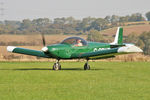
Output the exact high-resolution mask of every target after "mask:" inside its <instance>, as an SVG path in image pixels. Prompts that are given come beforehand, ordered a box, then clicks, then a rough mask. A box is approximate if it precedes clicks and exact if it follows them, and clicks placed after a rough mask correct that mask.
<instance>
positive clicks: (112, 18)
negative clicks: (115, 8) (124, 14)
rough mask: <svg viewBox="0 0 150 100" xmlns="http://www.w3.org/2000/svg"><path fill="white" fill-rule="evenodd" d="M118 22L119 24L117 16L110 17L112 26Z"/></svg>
mask: <svg viewBox="0 0 150 100" xmlns="http://www.w3.org/2000/svg"><path fill="white" fill-rule="evenodd" d="M118 22H119V16H116V15H112V17H111V23H112V24H113V25H117V23H118Z"/></svg>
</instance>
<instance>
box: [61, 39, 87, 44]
mask: <svg viewBox="0 0 150 100" xmlns="http://www.w3.org/2000/svg"><path fill="white" fill-rule="evenodd" d="M77 41H81V43H82V45H83V46H85V45H87V41H86V40H84V39H82V38H80V37H69V38H66V39H65V40H63V41H62V42H61V44H70V45H75V44H76V43H77Z"/></svg>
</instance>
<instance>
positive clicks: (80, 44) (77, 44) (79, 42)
mask: <svg viewBox="0 0 150 100" xmlns="http://www.w3.org/2000/svg"><path fill="white" fill-rule="evenodd" d="M75 46H83V44H82V43H81V40H80V39H78V40H77V43H76V44H75Z"/></svg>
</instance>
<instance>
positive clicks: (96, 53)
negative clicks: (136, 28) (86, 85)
mask: <svg viewBox="0 0 150 100" xmlns="http://www.w3.org/2000/svg"><path fill="white" fill-rule="evenodd" d="M122 38H123V28H121V27H118V30H117V33H116V36H115V39H114V42H112V43H99V42H87V41H86V40H84V39H82V38H80V37H69V38H67V39H65V40H63V41H62V42H61V43H59V44H53V45H48V46H45V38H44V36H43V35H42V39H43V45H44V47H43V48H42V49H41V51H39V50H32V49H25V48H19V47H14V46H8V47H7V51H9V52H13V53H20V54H25V55H32V56H37V57H44V58H54V59H56V63H54V65H53V70H60V69H61V65H60V63H59V60H61V59H86V60H87V62H86V63H85V65H84V70H89V69H90V65H89V64H88V60H90V59H106V58H112V57H115V56H116V55H121V54H129V53H137V52H143V51H142V50H141V49H140V48H139V47H137V46H135V45H134V44H128V43H123V39H122Z"/></svg>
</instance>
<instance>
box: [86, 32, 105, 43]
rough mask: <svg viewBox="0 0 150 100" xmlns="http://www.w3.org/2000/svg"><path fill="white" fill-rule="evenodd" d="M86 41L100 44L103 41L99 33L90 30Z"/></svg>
mask: <svg viewBox="0 0 150 100" xmlns="http://www.w3.org/2000/svg"><path fill="white" fill-rule="evenodd" d="M87 40H89V41H96V42H102V41H103V36H102V35H101V34H100V32H99V31H97V30H94V29H92V30H90V31H89V34H88V38H87Z"/></svg>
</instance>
